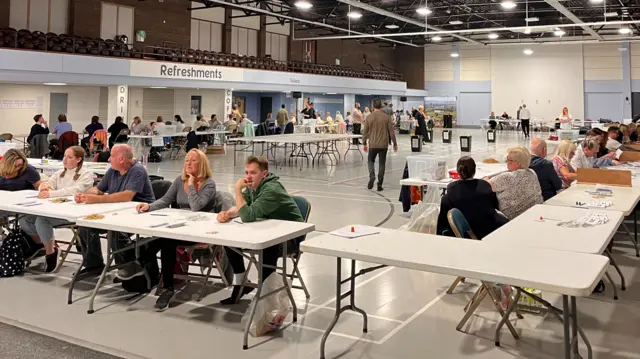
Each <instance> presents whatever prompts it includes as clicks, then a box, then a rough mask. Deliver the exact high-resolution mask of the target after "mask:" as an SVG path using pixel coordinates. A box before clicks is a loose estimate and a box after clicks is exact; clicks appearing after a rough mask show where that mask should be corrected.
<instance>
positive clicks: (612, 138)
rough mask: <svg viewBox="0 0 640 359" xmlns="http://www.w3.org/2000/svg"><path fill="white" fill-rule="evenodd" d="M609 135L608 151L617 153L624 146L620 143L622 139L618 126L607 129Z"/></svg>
mask: <svg viewBox="0 0 640 359" xmlns="http://www.w3.org/2000/svg"><path fill="white" fill-rule="evenodd" d="M607 135H608V139H607V145H606V146H607V149H608V150H609V151H610V152H615V151H616V150H617V149H618V148H620V146H622V143H620V141H618V140H619V139H621V138H620V137H619V136H620V131H618V127H616V126H609V128H608V129H607Z"/></svg>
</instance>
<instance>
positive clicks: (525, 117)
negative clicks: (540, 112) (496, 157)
mask: <svg viewBox="0 0 640 359" xmlns="http://www.w3.org/2000/svg"><path fill="white" fill-rule="evenodd" d="M518 117H519V118H520V127H522V133H524V138H529V120H531V112H530V111H529V109H528V108H527V105H525V104H522V107H521V108H520V110H518Z"/></svg>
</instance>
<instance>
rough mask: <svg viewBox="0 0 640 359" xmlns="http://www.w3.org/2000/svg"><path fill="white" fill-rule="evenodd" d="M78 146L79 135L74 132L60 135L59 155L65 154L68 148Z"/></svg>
mask: <svg viewBox="0 0 640 359" xmlns="http://www.w3.org/2000/svg"><path fill="white" fill-rule="evenodd" d="M77 145H78V134H77V133H75V132H73V131H67V132H65V133H63V134H62V135H60V138H59V139H58V153H64V151H66V150H67V148H69V147H71V146H77Z"/></svg>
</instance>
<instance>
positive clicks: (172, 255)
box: [144, 238, 194, 290]
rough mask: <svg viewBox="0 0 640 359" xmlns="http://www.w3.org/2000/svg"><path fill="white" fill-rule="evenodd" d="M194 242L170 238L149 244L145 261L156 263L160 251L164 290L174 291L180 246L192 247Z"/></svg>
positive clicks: (159, 239)
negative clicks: (174, 277) (177, 252)
mask: <svg viewBox="0 0 640 359" xmlns="http://www.w3.org/2000/svg"><path fill="white" fill-rule="evenodd" d="M193 244H194V243H193V242H185V241H178V240H175V239H169V238H158V239H156V240H155V241H152V242H150V243H149V244H147V246H148V247H147V249H146V251H145V254H146V257H145V258H144V260H145V261H155V260H156V255H157V254H158V251H160V265H161V266H162V285H163V287H164V289H171V290H173V275H174V272H175V268H176V261H177V260H178V258H177V257H178V255H177V254H176V249H177V248H178V246H190V245H193Z"/></svg>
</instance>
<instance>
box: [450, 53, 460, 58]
mask: <svg viewBox="0 0 640 359" xmlns="http://www.w3.org/2000/svg"><path fill="white" fill-rule="evenodd" d="M458 56H460V54H459V53H457V52H452V53H451V57H458Z"/></svg>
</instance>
